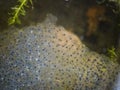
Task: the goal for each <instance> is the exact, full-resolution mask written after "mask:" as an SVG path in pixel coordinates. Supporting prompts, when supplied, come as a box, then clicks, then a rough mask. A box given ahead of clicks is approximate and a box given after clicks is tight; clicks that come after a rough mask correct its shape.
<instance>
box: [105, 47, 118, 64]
mask: <svg viewBox="0 0 120 90" xmlns="http://www.w3.org/2000/svg"><path fill="white" fill-rule="evenodd" d="M107 52H108V56H109V58H110V59H111V60H112V61H114V62H116V61H117V57H118V56H117V53H116V50H115V48H114V47H112V48H109V49H108V50H107Z"/></svg>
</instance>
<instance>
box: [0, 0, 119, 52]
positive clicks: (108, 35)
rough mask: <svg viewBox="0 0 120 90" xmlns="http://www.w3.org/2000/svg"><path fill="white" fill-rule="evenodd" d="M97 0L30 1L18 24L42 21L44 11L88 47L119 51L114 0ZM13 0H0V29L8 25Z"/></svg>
mask: <svg viewBox="0 0 120 90" xmlns="http://www.w3.org/2000/svg"><path fill="white" fill-rule="evenodd" d="M97 2H98V1H97V0H34V1H33V7H34V8H32V6H31V5H29V8H26V16H20V19H21V22H22V24H21V25H16V27H19V28H21V27H24V26H29V25H31V24H35V23H39V22H42V21H43V20H44V19H45V17H46V15H47V14H48V13H52V14H53V15H55V16H56V17H57V18H58V21H57V24H58V25H61V26H63V27H65V28H66V29H67V30H68V31H72V32H73V33H75V34H76V35H77V36H78V37H79V38H80V39H81V40H82V41H83V43H85V44H86V45H87V46H88V47H89V48H90V49H92V50H94V51H97V52H99V53H104V54H106V53H107V49H108V48H111V47H112V46H114V47H115V48H117V50H118V51H119V48H120V30H119V29H118V28H117V27H116V26H117V23H118V22H119V16H118V15H116V14H115V13H114V12H113V10H114V9H116V7H115V5H114V3H112V4H111V3H110V5H109V4H105V3H103V4H98V3H97ZM16 4H18V3H17V1H16V0H1V1H0V6H1V8H0V31H2V30H5V29H7V28H9V27H10V26H8V25H7V20H8V17H9V14H8V13H9V12H11V7H13V6H15V5H16Z"/></svg>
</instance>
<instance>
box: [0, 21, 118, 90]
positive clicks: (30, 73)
mask: <svg viewBox="0 0 120 90" xmlns="http://www.w3.org/2000/svg"><path fill="white" fill-rule="evenodd" d="M53 21H54V20H53ZM118 67H119V66H118V64H116V63H113V62H112V61H110V60H109V58H107V57H105V56H103V55H99V54H97V53H95V52H93V51H91V50H89V49H88V48H87V47H86V46H85V45H84V44H82V42H81V41H80V40H79V39H78V38H77V36H75V35H74V34H72V33H70V32H67V31H66V30H65V29H64V28H63V27H61V26H57V25H55V24H54V23H52V22H51V23H50V22H49V23H48V22H43V23H40V24H38V25H35V26H29V27H26V28H23V29H20V30H19V29H15V28H12V29H11V30H6V31H3V32H1V33H0V90H101V89H102V90H108V88H109V87H110V88H109V90H110V89H111V88H112V85H113V83H114V81H115V77H116V75H117V74H118Z"/></svg>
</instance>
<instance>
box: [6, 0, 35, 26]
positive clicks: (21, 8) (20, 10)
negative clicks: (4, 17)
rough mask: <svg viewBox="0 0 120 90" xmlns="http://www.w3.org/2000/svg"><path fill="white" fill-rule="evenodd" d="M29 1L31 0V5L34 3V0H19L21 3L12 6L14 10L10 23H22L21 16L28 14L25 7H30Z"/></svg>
mask: <svg viewBox="0 0 120 90" xmlns="http://www.w3.org/2000/svg"><path fill="white" fill-rule="evenodd" d="M28 2H30V3H31V5H33V3H32V0H18V3H19V5H16V6H14V7H12V8H11V9H12V10H13V12H12V13H10V15H11V17H10V18H9V19H8V24H9V25H12V24H15V23H17V24H20V23H21V21H20V19H19V16H20V15H22V16H25V15H26V11H25V7H28Z"/></svg>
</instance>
